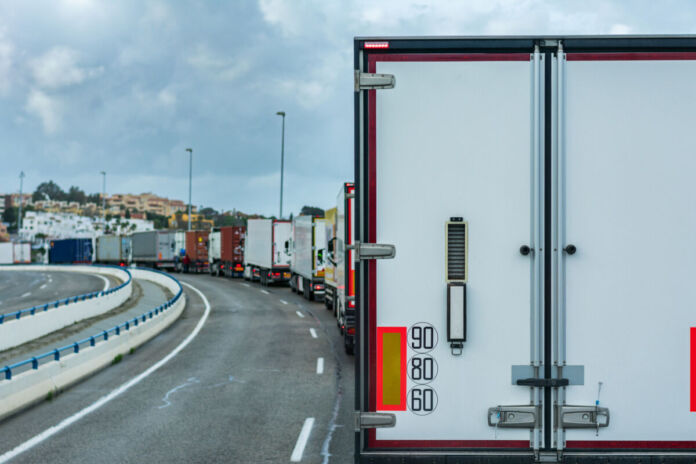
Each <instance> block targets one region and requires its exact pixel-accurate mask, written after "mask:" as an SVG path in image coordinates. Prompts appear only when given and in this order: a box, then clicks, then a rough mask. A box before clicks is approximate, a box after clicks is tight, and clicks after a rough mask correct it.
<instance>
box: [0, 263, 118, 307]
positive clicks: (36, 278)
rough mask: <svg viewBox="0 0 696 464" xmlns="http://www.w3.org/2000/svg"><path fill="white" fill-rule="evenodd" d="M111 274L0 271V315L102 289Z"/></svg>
mask: <svg viewBox="0 0 696 464" xmlns="http://www.w3.org/2000/svg"><path fill="white" fill-rule="evenodd" d="M105 279H107V280H108V285H109V286H113V285H117V284H116V279H115V278H113V277H110V276H109V277H106V276H104V277H101V276H98V275H93V274H85V273H77V272H39V271H0V314H7V313H11V312H14V311H17V310H19V309H25V308H31V307H32V306H36V305H41V304H45V303H49V302H51V301H56V300H60V299H62V298H68V297H71V296H76V295H82V294H84V293H89V292H96V291H97V290H104V286H105V285H106V281H105Z"/></svg>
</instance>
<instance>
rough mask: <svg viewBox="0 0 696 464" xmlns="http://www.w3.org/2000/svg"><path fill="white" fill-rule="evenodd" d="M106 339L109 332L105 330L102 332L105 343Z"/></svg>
mask: <svg viewBox="0 0 696 464" xmlns="http://www.w3.org/2000/svg"><path fill="white" fill-rule="evenodd" d="M108 339H109V332H107V331H106V330H105V331H104V341H106V340H108Z"/></svg>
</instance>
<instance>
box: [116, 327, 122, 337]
mask: <svg viewBox="0 0 696 464" xmlns="http://www.w3.org/2000/svg"><path fill="white" fill-rule="evenodd" d="M116 335H121V328H120V327H119V326H116Z"/></svg>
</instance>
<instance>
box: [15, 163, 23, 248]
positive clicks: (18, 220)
mask: <svg viewBox="0 0 696 464" xmlns="http://www.w3.org/2000/svg"><path fill="white" fill-rule="evenodd" d="M23 186H24V171H21V172H20V173H19V218H18V219H17V235H18V236H19V231H20V230H22V203H24V201H23V200H24V199H23V198H22V187H23Z"/></svg>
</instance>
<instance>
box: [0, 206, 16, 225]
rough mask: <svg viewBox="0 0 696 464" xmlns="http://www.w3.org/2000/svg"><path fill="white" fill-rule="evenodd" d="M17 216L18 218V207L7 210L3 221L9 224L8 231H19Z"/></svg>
mask: <svg viewBox="0 0 696 464" xmlns="http://www.w3.org/2000/svg"><path fill="white" fill-rule="evenodd" d="M17 216H18V208H17V207H16V206H10V207H9V208H6V209H5V213H4V214H3V215H2V220H3V222H6V223H8V224H9V227H8V230H11V231H16V230H17V224H16V222H17Z"/></svg>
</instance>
